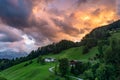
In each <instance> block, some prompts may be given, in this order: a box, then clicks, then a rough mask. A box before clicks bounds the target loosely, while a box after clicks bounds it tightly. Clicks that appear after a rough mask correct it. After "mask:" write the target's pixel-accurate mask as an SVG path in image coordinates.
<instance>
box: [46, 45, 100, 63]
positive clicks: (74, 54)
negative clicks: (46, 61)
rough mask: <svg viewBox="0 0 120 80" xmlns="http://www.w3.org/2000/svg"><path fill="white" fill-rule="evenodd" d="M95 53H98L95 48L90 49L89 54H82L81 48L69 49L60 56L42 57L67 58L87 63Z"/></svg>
mask: <svg viewBox="0 0 120 80" xmlns="http://www.w3.org/2000/svg"><path fill="white" fill-rule="evenodd" d="M96 53H98V50H97V47H94V48H92V49H90V51H89V53H87V54H82V47H77V48H71V49H68V50H65V51H62V52H61V53H60V54H50V55H46V56H44V57H53V58H57V59H60V58H69V59H75V60H81V61H87V60H88V59H89V58H91V57H93V56H94V55H95V54H96Z"/></svg>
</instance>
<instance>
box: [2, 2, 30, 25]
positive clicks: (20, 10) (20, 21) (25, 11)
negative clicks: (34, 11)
mask: <svg viewBox="0 0 120 80" xmlns="http://www.w3.org/2000/svg"><path fill="white" fill-rule="evenodd" d="M30 12H31V2H30V1H26V0H0V18H1V19H2V21H3V22H4V23H6V24H8V25H11V26H14V27H20V26H27V25H28V23H27V21H28V17H29V15H30Z"/></svg>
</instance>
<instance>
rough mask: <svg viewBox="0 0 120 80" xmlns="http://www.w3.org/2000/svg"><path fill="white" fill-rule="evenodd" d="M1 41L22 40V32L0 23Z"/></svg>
mask: <svg viewBox="0 0 120 80" xmlns="http://www.w3.org/2000/svg"><path fill="white" fill-rule="evenodd" d="M0 35H1V36H0V42H16V41H20V40H22V36H21V33H20V32H19V31H18V30H16V29H13V28H10V27H9V26H6V25H0Z"/></svg>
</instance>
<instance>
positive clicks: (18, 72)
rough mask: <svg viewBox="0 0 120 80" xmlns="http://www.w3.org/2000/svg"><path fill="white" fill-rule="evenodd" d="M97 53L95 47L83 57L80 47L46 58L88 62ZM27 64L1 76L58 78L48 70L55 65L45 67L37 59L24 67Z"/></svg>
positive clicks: (39, 79) (13, 79)
mask: <svg viewBox="0 0 120 80" xmlns="http://www.w3.org/2000/svg"><path fill="white" fill-rule="evenodd" d="M96 53H97V48H96V47H94V48H92V49H91V50H90V52H89V53H88V54H84V55H83V54H82V47H78V48H71V49H68V50H65V51H62V52H61V53H59V54H56V55H54V54H50V55H45V56H44V57H53V58H57V59H60V58H69V59H75V60H82V61H86V60H88V59H89V58H91V57H92V56H94V55H95V54H96ZM27 62H29V61H27ZM27 62H23V63H21V64H18V65H15V66H13V67H10V68H8V69H6V70H4V71H2V72H1V75H0V76H3V77H5V78H7V79H8V80H48V79H49V80H53V79H55V78H57V77H55V76H54V75H53V74H51V72H49V70H48V69H49V68H50V67H52V66H55V63H47V64H45V65H41V64H38V63H37V60H36V59H33V63H32V64H30V65H28V66H24V65H25V63H27Z"/></svg>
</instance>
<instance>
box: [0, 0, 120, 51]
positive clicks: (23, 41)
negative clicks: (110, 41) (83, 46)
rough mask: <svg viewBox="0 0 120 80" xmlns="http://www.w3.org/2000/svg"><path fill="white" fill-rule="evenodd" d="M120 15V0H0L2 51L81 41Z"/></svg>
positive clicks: (27, 49) (0, 47)
mask: <svg viewBox="0 0 120 80" xmlns="http://www.w3.org/2000/svg"><path fill="white" fill-rule="evenodd" d="M119 14H120V0H118V1H117V0H0V51H5V50H14V51H26V52H30V51H31V50H32V49H36V48H37V47H38V46H43V45H47V44H50V43H53V42H58V41H60V40H62V39H67V40H72V41H80V40H81V38H82V37H83V36H84V35H85V34H87V33H89V32H90V31H91V30H92V29H94V28H96V27H99V26H102V25H106V24H108V23H111V22H113V21H115V20H117V19H119Z"/></svg>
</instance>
